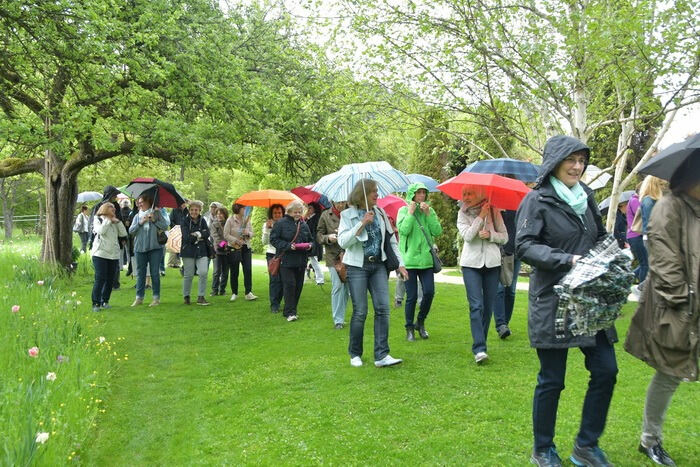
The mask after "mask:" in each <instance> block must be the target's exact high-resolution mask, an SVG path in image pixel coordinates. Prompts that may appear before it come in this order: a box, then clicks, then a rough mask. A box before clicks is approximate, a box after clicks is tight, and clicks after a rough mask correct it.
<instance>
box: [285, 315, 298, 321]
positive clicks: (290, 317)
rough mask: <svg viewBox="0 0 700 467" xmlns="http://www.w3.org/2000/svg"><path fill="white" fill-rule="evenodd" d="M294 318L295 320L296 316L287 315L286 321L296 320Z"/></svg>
mask: <svg viewBox="0 0 700 467" xmlns="http://www.w3.org/2000/svg"><path fill="white" fill-rule="evenodd" d="M296 320H297V317H296V316H294V315H289V316H287V321H288V322H291V321H296Z"/></svg>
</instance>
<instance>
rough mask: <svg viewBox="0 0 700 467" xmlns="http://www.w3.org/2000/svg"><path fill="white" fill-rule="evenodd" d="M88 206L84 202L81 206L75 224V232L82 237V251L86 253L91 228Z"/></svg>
mask: <svg viewBox="0 0 700 467" xmlns="http://www.w3.org/2000/svg"><path fill="white" fill-rule="evenodd" d="M88 211H89V209H88V207H87V205H85V204H83V205H82V206H80V213H79V214H78V216H77V217H76V218H75V223H74V224H73V232H75V233H77V234H78V236H79V237H80V252H81V253H85V251H86V249H87V243H88V235H89V232H90V230H91V226H90V225H89V224H88V222H89V221H90V218H89V217H88Z"/></svg>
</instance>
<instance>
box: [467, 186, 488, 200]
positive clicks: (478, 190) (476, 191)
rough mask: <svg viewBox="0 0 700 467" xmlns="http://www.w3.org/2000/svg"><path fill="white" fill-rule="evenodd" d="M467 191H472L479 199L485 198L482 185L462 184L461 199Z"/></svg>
mask: <svg viewBox="0 0 700 467" xmlns="http://www.w3.org/2000/svg"><path fill="white" fill-rule="evenodd" d="M468 191H473V192H474V194H475V195H477V196H479V198H480V199H484V198H486V192H485V191H484V189H483V188H482V187H479V186H474V185H464V186H463V187H462V201H464V195H465V193H467V192H468Z"/></svg>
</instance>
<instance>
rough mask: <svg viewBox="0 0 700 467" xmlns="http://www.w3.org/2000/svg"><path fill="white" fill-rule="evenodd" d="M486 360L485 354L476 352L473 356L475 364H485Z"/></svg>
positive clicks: (487, 357)
mask: <svg viewBox="0 0 700 467" xmlns="http://www.w3.org/2000/svg"><path fill="white" fill-rule="evenodd" d="M488 359H489V356H488V355H487V354H486V352H477V353H476V355H474V361H475V362H476V363H481V362H485V361H486V360H488Z"/></svg>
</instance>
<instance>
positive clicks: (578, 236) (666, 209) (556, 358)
mask: <svg viewBox="0 0 700 467" xmlns="http://www.w3.org/2000/svg"><path fill="white" fill-rule="evenodd" d="M589 159H590V150H589V148H588V147H587V146H586V145H585V144H583V143H582V142H580V141H578V140H577V139H575V138H572V137H567V136H556V137H553V138H551V139H550V140H548V141H547V144H546V145H545V148H544V153H543V162H542V166H541V168H540V170H539V176H538V178H537V180H536V182H535V185H534V189H533V190H532V191H531V192H530V193H529V194H528V195H527V196H526V197H525V199H524V200H523V201H522V203H521V205H520V208H519V209H518V211H517V213H516V212H513V211H501V210H500V209H496V208H494V207H493V206H491V205H490V203H489V200H488V197H487V196H486V193H485V192H484V191H483V190H480V189H479V188H476V187H472V186H465V187H464V189H463V191H462V205H461V207H460V209H459V212H458V215H457V219H456V222H457V227H458V231H459V235H460V237H461V238H462V240H463V247H462V251H461V254H460V258H459V264H460V267H461V271H462V277H463V282H464V286H465V290H466V298H467V302H468V305H469V322H470V331H471V337H472V348H471V350H472V353H473V356H474V361H475V362H476V363H477V364H483V363H484V362H485V361H487V360H488V359H489V355H488V348H487V336H488V330H489V327H490V323H491V318H492V316H493V317H494V318H495V323H496V331H497V333H498V335H499V337H501V338H506V337H508V336H509V335H510V334H511V330H510V328H509V321H510V318H511V316H512V310H513V303H514V298H515V282H517V274H518V273H517V271H518V270H519V268H520V261H522V262H525V263H527V264H529V265H530V267H531V268H532V273H531V276H530V282H529V292H528V299H529V300H528V334H529V338H530V344H531V346H532V347H534V348H535V350H536V354H537V357H538V360H539V365H540V368H539V372H538V374H537V384H536V386H535V390H534V396H533V408H532V411H533V438H534V445H533V453H532V456H531V459H530V460H531V462H532V463H534V464H536V465H539V466H558V465H561V458H560V457H559V454H558V450H557V448H556V444H555V442H554V437H555V425H556V418H557V411H558V403H559V398H560V394H561V392H562V390H563V389H564V381H565V376H566V369H567V356H568V350H569V349H571V348H578V349H580V351H581V352H582V353H583V355H584V361H585V366H586V369H587V370H588V371H589V373H590V383H589V385H588V389H587V391H586V395H585V399H584V403H583V410H582V417H581V422H580V428H579V432H578V434H577V436H576V439H575V441H574V444H573V451H572V453H571V456H570V459H571V461H572V462H573V463H574V464H575V465H579V466H584V465H587V466H607V465H612V464H611V463H610V462H609V461H608V459H607V456H606V455H605V453H604V451H603V450H602V449H600V447H599V439H600V437H601V435H602V433H603V431H604V428H605V424H606V420H607V414H608V410H609V407H610V403H611V400H612V395H613V390H614V387H615V384H616V380H617V375H618V366H617V360H616V356H615V349H614V346H613V344H614V343H615V342H617V341H618V336H617V333H616V330H615V327H614V326H612V327H610V328H609V329H604V330H601V331H599V332H597V333H596V334H595V335H590V336H587V335H573V334H572V333H571V332H570V331H569V330H568V329H566V330H565V332H564V333H563V334H562V333H561V332H555V320H556V315H557V309H558V302H559V298H558V296H557V294H556V293H555V291H554V286H555V285H556V284H558V283H559V281H560V280H561V279H562V278H563V277H564V276H565V275H566V274H567V273H568V272H569V271H570V270H571V269H572V268H573V266H574V265H575V264H576V262H577V261H578V260H579V259H580V258H581V257H583V256H585V255H586V254H587V253H588V252H589V251H590V250H591V249H592V248H593V246H594V245H595V244H596V243H597V242H598V241H600V240H601V239H603V238H604V237H605V236H606V235H607V232H606V231H605V228H604V226H603V223H602V219H601V216H600V212H599V210H598V208H597V205H596V203H595V201H594V197H593V194H592V191H591V190H590V189H589V188H588V187H587V186H586V185H584V184H582V183H581V182H580V179H581V176H582V174H583V173H584V171H585V169H586V167H587V165H588V163H589ZM645 183H647V182H646V181H645ZM651 183H653V181H650V182H649V184H650V186H645V185H644V184H643V186H642V189H641V193H640V196H641V198H642V199H641V202H640V201H635V200H634V198H633V200H631V201H630V203H629V205H628V207H627V209H628V211H627V217H628V220H629V223H630V224H632V223H633V221H634V216H635V215H636V212H635V209H643V210H645V211H643V212H646V215H645V219H644V225H643V234H641V236H642V238H643V240H644V241H645V244H642V245H640V244H639V242H638V240H635V238H636V237H635V236H634V235H630V234H629V233H628V234H627V240H628V241H629V244H630V246H632V251H633V252H634V255H635V257H637V259H638V260H639V268H638V270H637V271H636V274H637V277H638V279H639V280H640V282H643V283H644V284H645V285H644V286H643V287H641V289H642V293H643V299H642V301H641V303H640V306H639V308H638V310H637V312H636V314H635V316H634V317H633V319H632V323H631V326H630V331H629V333H628V336H627V339H626V342H625V349H626V350H627V351H628V352H630V353H631V354H632V355H634V356H636V357H638V358H640V359H642V360H643V361H645V362H646V363H648V364H649V365H650V366H652V367H653V368H655V369H656V375H655V376H654V378H653V379H652V381H651V384H650V385H649V389H648V394H647V399H646V403H645V407H644V425H643V428H642V436H641V441H640V445H639V450H640V452H642V453H644V454H645V455H646V456H648V457H649V458H650V459H652V460H653V461H654V462H656V463H658V464H662V465H674V463H673V460H672V458H671V456H670V455H669V454H668V453H667V452H666V451H665V450H664V448H663V445H662V441H663V437H662V426H663V420H664V415H665V412H666V409H667V408H668V405H669V403H670V400H671V397H672V395H673V393H674V392H675V390H676V388H677V387H678V385H679V383H680V382H681V381H682V380H690V381H697V379H698V348H699V345H698V337H697V336H698V331H699V329H698V327H699V324H698V323H699V316H700V311H699V310H700V307H699V306H698V297H697V287H698V281H699V280H700V278H699V277H698V274H699V271H700V264H699V263H698V261H700V259H699V256H698V254H697V253H698V252H699V251H700V244H699V243H698V242H699V241H700V165H699V164H698V159H697V158H695V159H693V158H690V159H688V161H686V163H684V164H683V165H682V166H681V168H679V169H678V170H677V171H676V172H675V173H674V175H673V177H671V180H670V190H671V191H670V193H666V194H665V195H663V196H662V193H660V192H659V191H660V189H659V190H656V188H655V185H651ZM645 194H646V195H645ZM427 195H428V189H427V187H426V186H425V185H423V184H421V183H415V184H412V185H410V186H409V187H408V189H407V192H406V202H407V205H406V206H404V207H402V208H401V209H400V210H399V212H398V214H397V219H396V220H395V222H394V220H393V219H389V217H388V216H387V214H386V212H385V211H384V210H382V209H380V208H379V207H378V206H377V199H378V189H377V185H376V182H375V181H373V180H370V179H364V180H361V181H360V182H358V183H357V184H356V185H355V186H354V188H353V190H352V192H351V193H350V195H349V197H348V199H347V201H343V202H334V203H333V204H332V206H331V207H330V208H329V209H326V210H323V211H321V212H319V211H320V209H319V208H317V207H316V206H313V207H312V209H309V210H307V213H306V217H307V218H309V217H315V219H314V221H313V222H306V221H305V219H304V205H303V203H301V202H299V201H293V202H291V203H290V204H288V205H287V206H282V205H279V204H276V205H273V206H271V207H270V208H269V209H268V215H267V221H266V222H265V223H264V225H263V229H262V242H263V244H264V246H265V253H266V258H267V261H268V265H269V269H270V271H271V274H270V281H269V298H270V311H271V312H272V313H278V312H280V311H282V312H283V316H284V317H285V319H286V320H287V321H290V322H292V321H296V320H297V319H298V316H299V299H300V297H301V294H302V290H303V286H304V274H305V271H306V268H307V264H308V262H309V258H310V257H314V259H317V260H318V259H321V257H322V256H321V255H322V254H325V260H326V266H327V267H328V270H329V273H330V277H331V283H332V291H331V316H332V319H333V324H334V327H335V328H336V329H342V328H343V327H344V326H345V310H346V306H347V302H348V299H349V301H350V302H351V303H352V317H351V319H350V330H349V343H348V353H349V356H350V364H351V366H353V367H361V366H363V365H364V361H363V354H364V348H363V343H364V328H365V322H366V319H367V315H368V309H369V307H368V299H369V298H371V300H372V304H373V308H374V349H373V361H374V364H375V366H377V367H387V366H393V365H397V364H399V363H401V362H402V360H401V359H400V358H395V357H393V356H392V355H391V354H390V348H389V339H388V336H389V311H390V302H389V286H388V278H389V273H390V272H392V271H396V272H397V274H398V275H399V276H400V277H401V279H402V280H403V281H404V283H405V289H406V302H405V307H404V315H405V331H406V339H407V341H409V342H413V341H415V340H416V339H417V338H421V339H428V338H429V336H430V335H429V333H428V330H427V328H426V321H427V318H428V316H429V313H430V310H431V306H432V302H433V298H434V296H435V285H434V258H433V248H434V244H435V238H436V237H437V236H439V235H440V234H441V233H442V225H441V223H440V220H439V219H438V217H437V215H436V213H435V211H434V210H433V209H432V208H431V207H430V206H429V205H428V203H427ZM645 196H648V197H650V198H651V199H652V201H653V203H652V204H654V203H655V204H656V207H655V208H654V211H653V213H651V208H650V207H649V206H647V207H645V203H647V204H649V202H647V201H645V200H646V198H645ZM210 208H211V210H210V221H209V220H207V219H205V218H204V217H205V216H202V214H201V211H202V209H203V205H202V203H201V202H198V201H191V202H190V203H189V207H188V210H186V213H185V215H184V216H183V218H182V221H181V222H180V226H181V230H182V239H183V240H182V249H181V251H180V256H181V257H182V260H183V263H184V264H183V268H184V279H183V296H184V301H185V304H190V303H191V301H190V290H191V287H192V279H193V276H194V275H195V274H196V275H198V276H199V287H198V296H197V303H198V304H201V305H206V304H208V302H207V300H206V298H205V297H204V295H205V291H206V280H207V273H208V267H209V260H210V259H211V258H215V266H214V281H213V292H212V294H213V295H222V294H224V293H225V286H226V281H227V277H226V275H227V273H228V272H230V274H231V280H232V282H231V288H232V292H233V294H232V296H231V300H235V299H236V298H237V295H238V266H239V264H242V265H243V274H244V286H245V298H246V299H248V300H252V299H255V298H257V297H255V296H254V295H253V294H252V290H251V287H252V282H251V253H252V250H251V247H250V238H251V237H252V236H253V234H254V232H253V229H252V226H251V225H250V220H249V219H248V218H244V217H243V216H242V211H243V206H240V205H236V204H234V205H233V207H232V210H233V213H234V214H233V215H232V216H231V217H229V216H228V211H227V210H226V209H225V208H224V207H223V206H221V205H218V204H212V205H211V206H210ZM630 210H631V211H632V212H630ZM630 214H631V215H632V219H629V216H630ZM168 222H169V220H168V214H167V213H166V212H165V211H163V210H161V209H158V208H154V207H153V200H152V199H150V198H149V197H148V196H142V197H140V198H139V200H138V211H137V212H136V213H135V214H134V215H133V218H132V219H131V221H130V224H129V227H128V232H129V234H130V235H132V236H133V238H134V252H135V256H136V264H137V266H136V271H137V277H138V279H137V285H136V299H135V301H134V303H133V306H137V305H140V304H141V303H142V302H143V298H144V280H143V277H144V276H145V270H146V266H147V265H148V266H150V268H151V270H157V268H158V263H159V261H160V258H161V257H160V255H161V252H162V248H161V244H160V242H159V239H158V236H159V231H160V230H165V229H166V228H167V226H168ZM393 224H395V225H396V229H394V227H393ZM93 230H94V232H95V234H96V235H97V237H98V239H99V241H98V243H97V244H96V245H95V244H93V263H94V265H95V288H94V289H93V304H94V305H95V306H97V307H102V308H107V307H108V306H109V305H108V303H109V293H110V290H109V289H110V287H109V284H110V283H111V280H112V278H113V276H112V274H113V272H114V271H115V268H114V261H115V260H116V259H117V257H118V251H119V239H120V238H122V237H124V236H125V235H126V229H125V228H124V225H122V223H121V222H120V220H119V219H118V217H117V215H116V212H115V210H114V207H113V206H112V205H111V204H109V203H107V204H105V205H103V206H101V207H100V208H99V209H98V210H97V213H96V216H95V221H94V224H93ZM633 245H634V246H633ZM641 248H644V249H645V253H644V254H642V253H641ZM232 252H233V253H232ZM647 252H648V261H646V258H647V256H645V255H647ZM506 257H510V258H509V260H510V266H509V268H511V269H512V271H513V276H514V277H511V279H510V281H508V280H507V279H506V280H504V279H503V274H501V273H502V271H501V265H502V264H505V262H504V261H505V258H506ZM277 262H278V263H279V264H278V265H276V264H275V263H277ZM277 266H279V268H278V269H277ZM314 268H315V269H320V265H315V266H314ZM319 276H320V277H323V273H322V271H320V272H319V271H318V270H317V271H316V277H317V278H318V277H319ZM319 283H320V282H319ZM152 287H153V302H151V306H154V305H158V303H159V297H160V283H159V278H158V274H155V275H154V276H153V284H152ZM419 288H420V289H421V290H422V297H420V303H419V304H418V302H419ZM283 302H284V305H282V303H283ZM417 307H418V312H417V313H416V308H417Z"/></svg>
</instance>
